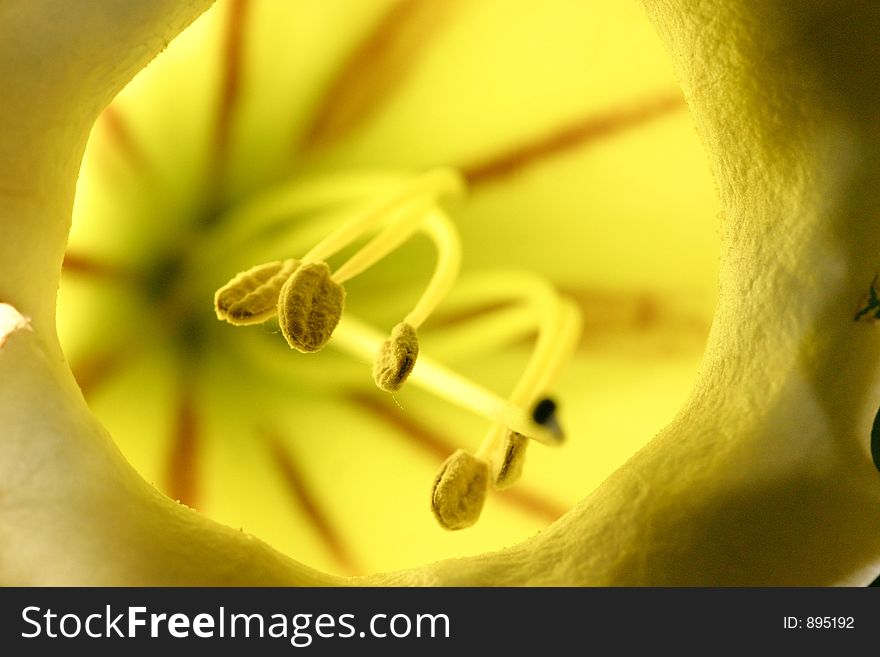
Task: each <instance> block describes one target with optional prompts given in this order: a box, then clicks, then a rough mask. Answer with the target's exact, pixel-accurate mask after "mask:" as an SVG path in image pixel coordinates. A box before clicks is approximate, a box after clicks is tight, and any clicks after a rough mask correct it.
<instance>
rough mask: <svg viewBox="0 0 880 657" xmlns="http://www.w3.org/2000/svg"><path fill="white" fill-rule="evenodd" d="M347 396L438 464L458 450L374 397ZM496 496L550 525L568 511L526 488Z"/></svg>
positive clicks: (366, 395)
mask: <svg viewBox="0 0 880 657" xmlns="http://www.w3.org/2000/svg"><path fill="white" fill-rule="evenodd" d="M346 396H347V398H348V400H349V401H350V402H351V403H353V404H354V405H355V406H357V407H359V408H361V409H362V410H364V411H366V412H367V413H369V414H370V415H372V416H374V417H376V418H377V419H379V420H381V421H382V422H384V423H385V424H386V425H388V426H389V427H391V428H393V429H394V430H395V431H394V433H395V435H400V436H403V437H404V438H406V439H408V440H409V441H410V442H412V443H413V444H415V445H417V446H418V447H420V448H422V449H423V450H424V451H426V452H430V453H431V454H432V455H433V456H434V457H435V458H436V459H437V461H438V464H439V463H440V462H442V461H444V460H445V459H446V458H447V457H448V456H449V455H450V454H452V453H453V452H454V451H455V450H456V449H458V446H457V445H453V444H452V443H450V442H449V441H447V440H446V439H444V438H443V437H441V436H440V435H439V434H437V433H435V432H434V431H433V430H431V429H429V428H428V427H426V426H424V425H423V424H421V423H419V422H418V421H416V420H414V419H413V418H412V417H410V416H407V415H404V414H403V413H401V412H400V411H399V410H398V409H397V408H395V407H393V406H391V405H390V404H386V403H383V402H381V401H379V400H378V399H377V398H376V396H374V395H371V394H368V393H365V392H361V391H351V392H349V393H348V394H347V395H346ZM494 493H495V494H496V495H497V496H498V498H499V499H500V500H501V501H502V502H504V503H505V504H508V505H510V506H512V507H514V508H516V509H518V510H520V511H523V512H525V513H528V514H530V515H533V516H535V517H538V518H541V519H542V520H544V521H546V522H548V523H550V522H553V521H555V520H556V519H557V518H559V517H561V516H562V514H564V513H565V512H566V509H565V508H563V507H562V506H561V505H559V504H557V503H556V502H553V501H552V500H549V499H547V498H546V497H544V496H542V495H541V494H540V493H537V492H534V491H531V490H529V489H528V488H527V487H524V486H518V487H515V488H509V489H506V490H501V491H494Z"/></svg>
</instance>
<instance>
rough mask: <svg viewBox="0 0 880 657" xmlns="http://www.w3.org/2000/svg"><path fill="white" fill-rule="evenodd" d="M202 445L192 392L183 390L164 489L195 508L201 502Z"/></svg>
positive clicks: (176, 416) (167, 464)
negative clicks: (199, 467) (199, 494)
mask: <svg viewBox="0 0 880 657" xmlns="http://www.w3.org/2000/svg"><path fill="white" fill-rule="evenodd" d="M184 385H185V384H184ZM200 443H201V440H200V436H199V422H198V416H197V412H196V406H195V401H194V400H193V397H192V393H191V392H190V391H189V390H183V391H181V393H180V396H179V397H178V399H177V404H176V409H175V418H174V428H173V434H172V437H171V446H170V449H169V452H168V460H167V463H166V466H165V467H166V470H165V490H166V492H167V494H168V496H169V497H170V498H172V499H175V500H178V501H179V502H182V503H183V504H186V505H187V506H189V507H192V508H196V506H197V501H198V470H197V466H198V463H197V461H198V456H199V450H200V446H201V445H200Z"/></svg>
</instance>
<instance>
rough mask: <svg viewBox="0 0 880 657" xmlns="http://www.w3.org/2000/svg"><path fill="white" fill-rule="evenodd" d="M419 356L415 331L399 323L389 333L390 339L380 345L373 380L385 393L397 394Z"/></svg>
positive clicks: (404, 323)
mask: <svg viewBox="0 0 880 657" xmlns="http://www.w3.org/2000/svg"><path fill="white" fill-rule="evenodd" d="M418 355H419V338H418V336H417V335H416V330H415V329H414V328H413V327H412V326H410V325H409V324H407V323H406V322H401V323H400V324H398V325H397V326H395V327H394V330H393V331H391V338H390V339H388V340H385V342H383V343H382V347H381V348H380V349H379V356H378V357H377V358H376V362H375V364H374V365H373V380H374V381H375V382H376V385H377V386H378V387H379V388H380V389H381V390H384V391H385V392H397V391H398V390H400V389H401V387H403V384H404V382H405V381H406V379H407V377H409V375H410V372H412V369H413V367H415V364H416V358H418Z"/></svg>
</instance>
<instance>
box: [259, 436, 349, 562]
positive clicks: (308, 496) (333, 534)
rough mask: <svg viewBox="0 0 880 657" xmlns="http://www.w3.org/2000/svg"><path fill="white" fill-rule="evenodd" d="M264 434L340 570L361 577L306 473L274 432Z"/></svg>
mask: <svg viewBox="0 0 880 657" xmlns="http://www.w3.org/2000/svg"><path fill="white" fill-rule="evenodd" d="M261 433H262V435H263V438H264V439H265V441H266V444H267V446H268V447H269V451H270V453H271V456H272V460H273V461H274V463H275V466H276V467H277V468H278V472H279V473H280V474H281V477H282V479H283V480H284V483H285V484H286V486H287V490H288V492H289V493H290V496H291V499H292V500H293V501H294V503H296V504H297V506H299V508H300V509H302V511H303V513H305V515H306V517H307V518H308V519H309V522H310V523H311V524H312V526H313V527H314V528H315V530H316V531H317V532H318V535H319V536H320V538H321V541H322V542H323V543H324V546H325V547H326V548H327V550H328V551H329V553H330V554H331V555H332V556H333V559H334V560H335V561H336V563H337V564H338V565H339V567H340V568H342V569H343V570H344V571H345V572H346V573H348V574H350V575H354V574H357V573H358V569H357V567H356V566H355V562H354V559H353V558H352V555H351V551H350V550H349V549H348V547H347V546H346V544H345V541H344V540H343V539H342V536H341V535H340V534H339V532H338V531H337V530H336V528H335V527H334V526H333V523H332V522H331V521H330V518H329V517H328V515H327V514H326V512H325V511H324V509H322V508H321V504H320V503H319V502H318V497H317V495H316V494H315V492H314V491H313V490H312V488H311V487H310V486H309V484H308V483H307V482H306V479H305V477H304V476H303V474H302V469H301V468H300V466H299V464H298V463H297V461H296V459H295V458H294V456H293V453H292V452H291V450H289V449H288V448H287V447H286V446H285V444H284V441H283V440H282V438H281V437H280V436H279V435H278V434H277V433H275V432H274V431H268V430H265V429H263V430H262V431H261Z"/></svg>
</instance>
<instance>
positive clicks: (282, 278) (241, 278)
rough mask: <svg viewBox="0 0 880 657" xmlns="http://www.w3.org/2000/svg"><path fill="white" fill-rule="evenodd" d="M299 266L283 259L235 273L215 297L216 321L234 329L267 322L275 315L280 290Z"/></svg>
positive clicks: (295, 262)
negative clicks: (223, 322) (228, 324)
mask: <svg viewBox="0 0 880 657" xmlns="http://www.w3.org/2000/svg"><path fill="white" fill-rule="evenodd" d="M299 265H300V263H299V260H293V259H290V260H281V261H276V262H267V263H265V264H262V265H256V266H255V267H251V268H250V269H248V270H247V271H243V272H241V273H239V274H236V275H235V277H234V278H233V279H232V280H231V281H229V282H228V283H227V284H226V285H224V286H223V287H221V288H220V289H219V290H217V293H216V294H215V295H214V312H216V313H217V319H220V320H223V321H226V322H229V323H230V324H233V325H235V326H246V325H248V324H260V323H262V322H265V321H266V320H267V319H269V318H271V317H272V316H273V315H275V312H276V309H277V306H278V295H279V294H280V292H281V287H282V286H283V285H284V283H285V282H286V281H287V279H288V278H290V276H291V274H293V272H295V271H296V269H297V268H298V267H299Z"/></svg>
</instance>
